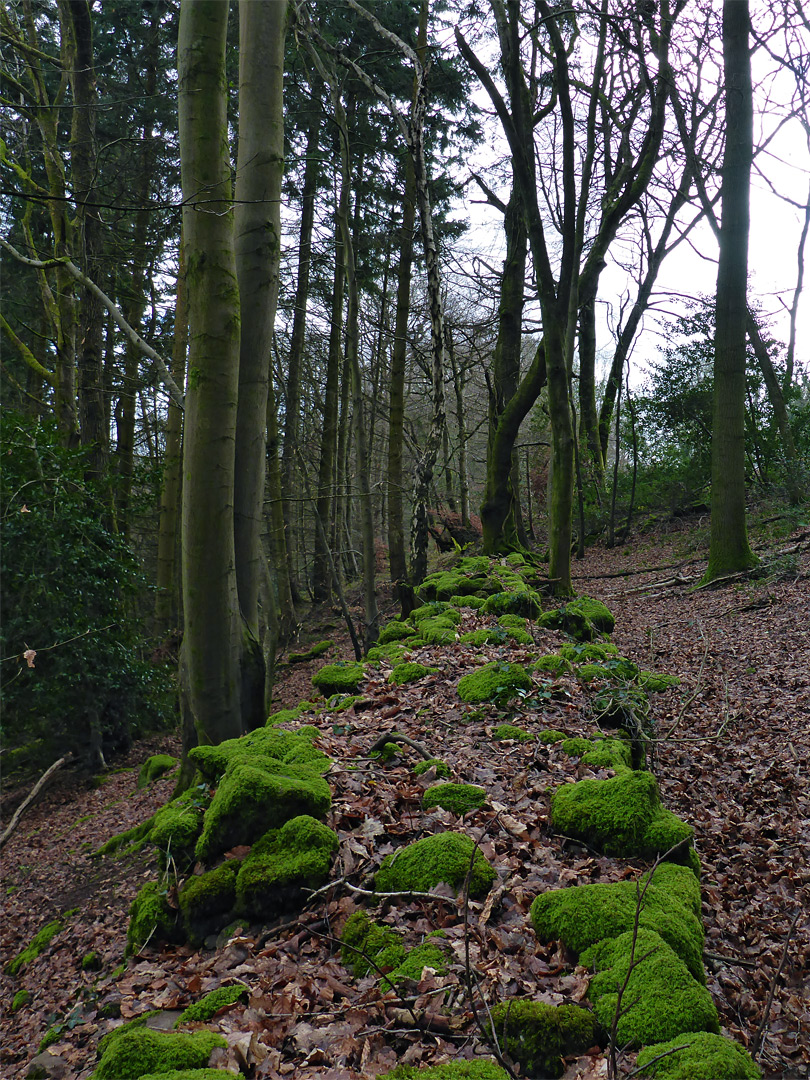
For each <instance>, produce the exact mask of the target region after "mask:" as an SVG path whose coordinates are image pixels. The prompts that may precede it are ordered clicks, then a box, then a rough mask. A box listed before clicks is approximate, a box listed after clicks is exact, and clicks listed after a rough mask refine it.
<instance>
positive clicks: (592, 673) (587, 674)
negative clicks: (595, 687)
mask: <svg viewBox="0 0 810 1080" xmlns="http://www.w3.org/2000/svg"><path fill="white" fill-rule="evenodd" d="M610 677H611V671H610V669H609V668H606V667H605V666H604V665H603V664H581V665H580V666H579V667H578V668H577V678H578V679H582V681H583V682H593V680H594V679H609V678H610Z"/></svg>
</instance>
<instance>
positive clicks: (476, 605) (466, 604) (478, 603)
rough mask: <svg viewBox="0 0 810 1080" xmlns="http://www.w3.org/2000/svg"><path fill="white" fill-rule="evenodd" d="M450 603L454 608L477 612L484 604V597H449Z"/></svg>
mask: <svg viewBox="0 0 810 1080" xmlns="http://www.w3.org/2000/svg"><path fill="white" fill-rule="evenodd" d="M450 603H451V604H452V605H453V607H455V608H472V609H473V611H478V610H479V609H480V608H482V607H483V606H484V604H485V603H486V597H485V596H451V597H450Z"/></svg>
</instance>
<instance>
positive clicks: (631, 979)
mask: <svg viewBox="0 0 810 1080" xmlns="http://www.w3.org/2000/svg"><path fill="white" fill-rule="evenodd" d="M633 937H634V935H633V931H628V932H627V933H624V934H620V935H619V936H618V937H615V938H607V939H605V940H604V941H600V942H598V943H597V944H596V945H592V946H591V947H590V948H589V949H586V950H585V952H584V953H583V954H582V955H581V957H580V962H581V963H582V964H585V965H586V966H589V967H590V966H593V967H594V969H595V971H596V974H595V975H594V977H593V978H592V979H591V983H590V987H589V989H588V997H589V998H590V1000H591V1001H592V1002H593V1003H594V1006H595V1010H596V1015H597V1018H598V1020H599V1022H600V1023H601V1024H602V1026H603V1027H605V1028H607V1029H608V1030H609V1029H610V1027H611V1024H612V1023H613V1018H614V1016H615V1014H616V1005H617V1000H618V992H619V989H620V988H621V987H622V986H624V991H623V994H622V1000H621V1008H622V1015H621V1016H620V1017H619V1023H618V1028H617V1036H618V1042H619V1044H620V1045H621V1046H625V1047H627V1048H628V1049H637V1048H638V1047H640V1046H644V1045H646V1044H648V1043H655V1042H667V1041H668V1040H669V1039H674V1038H675V1037H676V1036H677V1035H681V1034H682V1033H683V1032H687V1031H710V1032H713V1033H715V1034H718V1033H719V1031H720V1024H719V1021H718V1018H717V1009H716V1008H715V1006H714V1002H713V1001H712V999H711V995H710V994H709V992H708V990H707V989H706V988H705V986H701V985H700V983H699V982H698V981H697V980H696V979H695V978H693V976H692V975H691V974H690V972H689V969H688V968H687V966H686V964H685V963H684V962H683V960H681V959H680V957H678V956H677V955H676V953H675V952H674V951H673V950H672V949H671V948H670V947H669V945H667V943H666V942H665V941H664V939H663V938H662V937H661V936H660V935H659V934H656V933H655V931H654V930H649V929H647V928H646V927H640V928H639V929H638V933H637V935H636V940H635V947H634V945H633ZM628 972H629V976H628ZM625 981H626V985H625Z"/></svg>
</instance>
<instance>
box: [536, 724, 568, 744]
mask: <svg viewBox="0 0 810 1080" xmlns="http://www.w3.org/2000/svg"><path fill="white" fill-rule="evenodd" d="M537 738H538V739H539V740H540V742H541V743H545V744H546V745H547V746H551V745H553V744H554V743H558V742H562V741H563V739H567V738H568V736H567V735H566V734H565V732H564V731H557V729H556V728H546V730H545V731H541V732H540V734H539V735H538V736H537Z"/></svg>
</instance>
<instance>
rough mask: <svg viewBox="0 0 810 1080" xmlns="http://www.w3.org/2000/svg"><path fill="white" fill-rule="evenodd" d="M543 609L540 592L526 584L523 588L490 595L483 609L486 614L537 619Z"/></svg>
mask: <svg viewBox="0 0 810 1080" xmlns="http://www.w3.org/2000/svg"><path fill="white" fill-rule="evenodd" d="M521 584H522V582H521ZM542 609H543V605H542V601H541V599H540V594H539V593H537V592H535V591H534V589H527V588H526V587H525V585H524V586H523V587H522V588H516V589H514V590H512V591H504V592H497V593H493V594H492V595H491V596H488V597H487V600H486V603H485V604H484V605H483V606H482V608H481V611H482V613H483V614H484V615H522V616H524V617H526V618H528V619H536V618H537V617H538V616H539V615H540V612H541V611H542Z"/></svg>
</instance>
